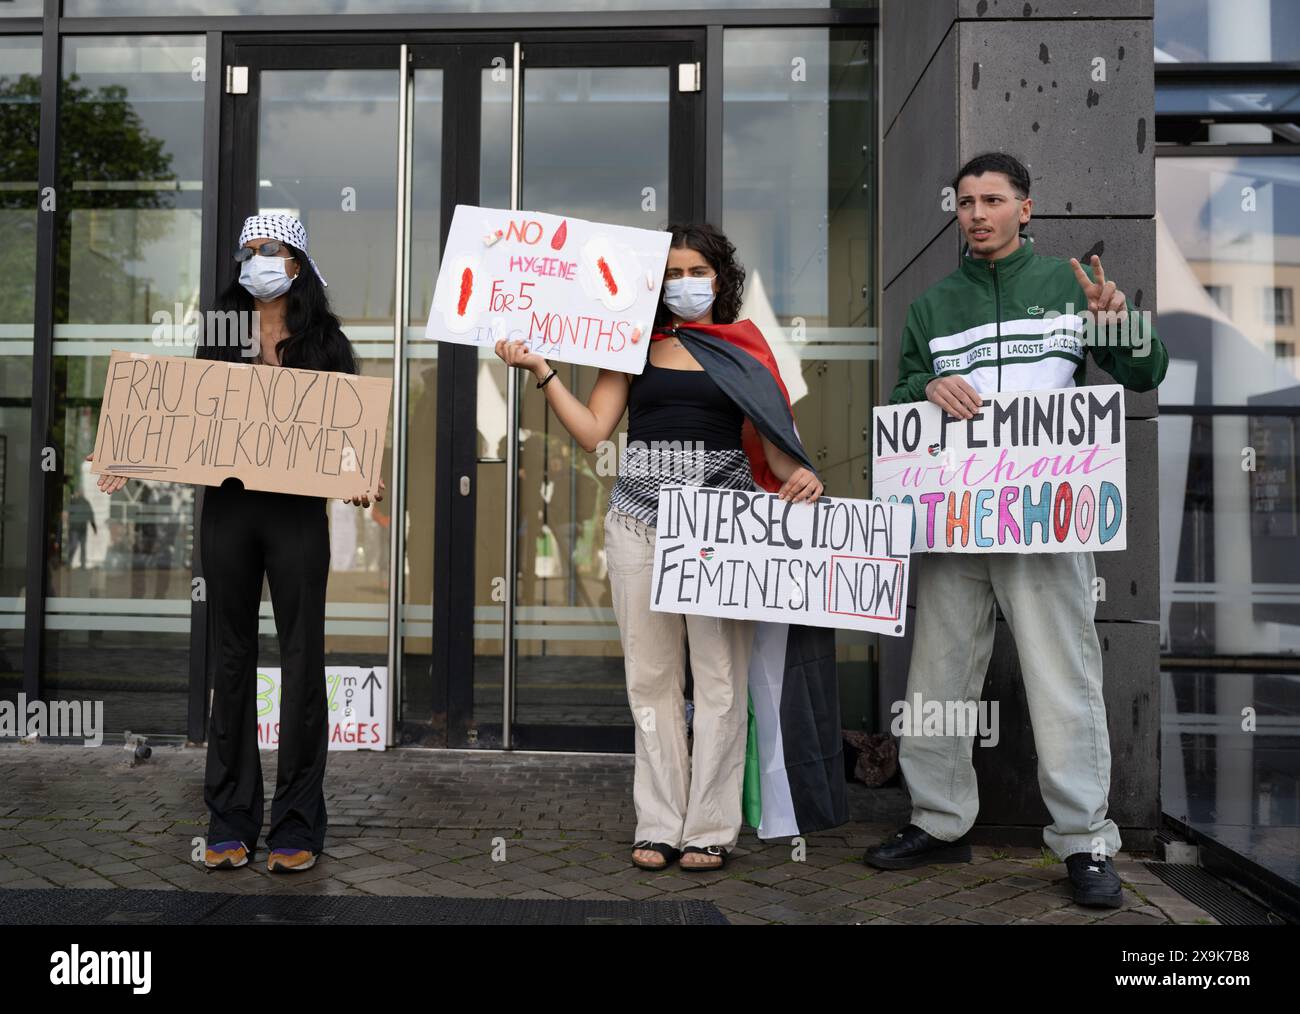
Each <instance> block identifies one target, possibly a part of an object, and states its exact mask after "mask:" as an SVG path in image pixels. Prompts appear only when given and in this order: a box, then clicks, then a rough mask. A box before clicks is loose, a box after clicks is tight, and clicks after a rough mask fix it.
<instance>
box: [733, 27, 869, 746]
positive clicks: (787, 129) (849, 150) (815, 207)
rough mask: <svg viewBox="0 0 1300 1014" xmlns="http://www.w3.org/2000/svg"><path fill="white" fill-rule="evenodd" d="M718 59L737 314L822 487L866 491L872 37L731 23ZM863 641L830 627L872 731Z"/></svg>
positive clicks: (849, 702) (849, 701)
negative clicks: (761, 350)
mask: <svg viewBox="0 0 1300 1014" xmlns="http://www.w3.org/2000/svg"><path fill="white" fill-rule="evenodd" d="M723 60H724V63H723V118H722V127H723V146H722V148H723V221H722V223H721V224H722V227H723V229H724V230H725V231H726V233H727V236H728V238H729V239H730V240H731V241H732V242H733V243H734V244H735V245H736V250H737V254H738V256H739V258H740V260H741V262H742V263H743V264H744V265H745V266H746V269H747V273H746V278H745V298H744V302H743V304H742V306H741V312H740V316H741V317H742V318H745V317H748V318H749V319H751V320H752V321H754V323H755V324H756V325H758V328H759V330H761V331H762V332H763V334H764V336H765V337H766V338H767V341H768V344H769V345H770V346H771V347H772V351H773V353H774V354H775V355H776V358H777V362H778V365H779V367H780V370H781V377H782V379H783V380H784V381H785V384H786V387H787V388H788V389H789V392H790V399H791V401H792V402H793V403H794V415H795V423H796V425H797V426H798V428H799V433H800V436H801V437H802V438H803V442H804V446H805V447H806V448H807V450H808V452H809V454H810V455H812V458H813V463H814V464H815V465H816V466H817V469H818V471H819V472H820V473H821V475H822V478H823V480H824V482H825V484H826V493H827V495H828V496H843V497H862V498H865V497H867V496H868V495H869V490H870V479H869V474H870V473H869V465H870V462H871V455H870V448H869V446H868V443H867V440H866V434H867V431H866V425H867V421H868V420H869V419H870V418H871V410H872V408H873V407H874V405H875V401H874V397H875V390H876V384H877V377H876V368H877V362H878V359H879V351H880V339H879V333H878V331H877V327H878V312H877V305H876V239H875V237H876V196H875V195H876V162H875V159H876V150H875V148H876V146H875V143H874V138H875V136H876V119H875V117H876V109H875V107H876V64H875V57H874V54H873V46H872V42H871V41H870V37H869V36H867V35H865V34H864V33H862V32H861V31H853V30H846V29H827V28H799V29H790V28H781V29H769V28H763V29H735V30H728V31H727V32H726V33H725V34H724V35H723ZM778 181H779V182H778ZM873 641H874V638H871V637H868V636H867V635H865V634H863V633H860V632H856V631H850V630H840V631H837V632H836V646H837V651H838V654H839V661H840V675H841V678H840V693H841V696H842V699H843V703H844V714H843V720H844V724H845V727H846V728H855V729H856V728H868V727H870V728H874V717H873V716H874V712H875V692H874V685H873V680H874V677H873V676H872V675H871V674H870V671H869V663H868V660H869V658H870V657H871V645H872V643H873Z"/></svg>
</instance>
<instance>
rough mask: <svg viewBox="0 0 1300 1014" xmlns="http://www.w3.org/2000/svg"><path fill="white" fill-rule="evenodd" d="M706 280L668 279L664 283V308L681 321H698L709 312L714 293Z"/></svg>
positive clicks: (710, 283)
mask: <svg viewBox="0 0 1300 1014" xmlns="http://www.w3.org/2000/svg"><path fill="white" fill-rule="evenodd" d="M714 277H715V276H714V275H710V276H709V277H708V278H691V277H686V278H670V279H668V280H667V281H666V282H664V306H666V307H668V309H669V310H670V311H672V312H673V313H674V314H675V315H676V316H678V317H680V318H681V319H682V320H699V319H700V318H701V317H703V316H704V315H705V314H706V313H708V312H709V307H711V306H712V305H713V300H714V299H715V298H716V295H717V294H716V293H715V292H714V291H713V279H714Z"/></svg>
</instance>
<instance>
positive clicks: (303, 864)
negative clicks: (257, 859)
mask: <svg viewBox="0 0 1300 1014" xmlns="http://www.w3.org/2000/svg"><path fill="white" fill-rule="evenodd" d="M315 865H316V854H315V853H314V852H308V851H307V850H306V849H272V850H271V854H270V856H268V857H267V860H266V868H267V870H269V871H270V872H271V873H296V872H298V871H299V870H310V869H311V868H312V867H313V866H315Z"/></svg>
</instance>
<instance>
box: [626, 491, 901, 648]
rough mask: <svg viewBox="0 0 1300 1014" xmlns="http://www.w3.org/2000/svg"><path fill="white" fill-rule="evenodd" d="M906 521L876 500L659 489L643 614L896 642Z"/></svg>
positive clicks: (893, 508) (890, 506)
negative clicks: (868, 635) (857, 633)
mask: <svg viewBox="0 0 1300 1014" xmlns="http://www.w3.org/2000/svg"><path fill="white" fill-rule="evenodd" d="M911 515H912V512H911V510H910V508H907V507H905V506H902V505H894V504H886V503H881V502H879V501H877V500H848V499H844V498H841V497H828V496H824V497H822V498H821V499H819V500H817V501H816V502H815V503H792V502H790V501H785V500H782V499H780V497H778V496H777V495H776V494H775V493H766V492H759V491H745V490H738V489H714V488H712V487H708V486H664V487H662V488H661V489H660V491H659V517H658V527H657V529H656V532H655V553H654V571H653V575H652V578H651V581H652V584H651V595H650V608H651V609H655V610H658V611H660V612H669V613H697V614H703V615H705V616H723V617H731V618H734V619H744V620H768V621H772V622H776V623H800V624H805V625H809V626H815V627H843V628H846V629H849V630H869V631H873V632H876V633H880V634H887V635H890V636H900V635H902V633H903V628H904V626H905V624H906V614H907V608H906V607H907V580H908V540H909V533H910V532H911V526H912V516H911Z"/></svg>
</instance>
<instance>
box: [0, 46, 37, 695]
mask: <svg viewBox="0 0 1300 1014" xmlns="http://www.w3.org/2000/svg"><path fill="white" fill-rule="evenodd" d="M40 108H41V40H40V38H39V37H37V36H15V37H10V38H3V37H0V278H3V279H4V284H3V285H0V700H11V701H15V700H17V696H18V692H19V691H20V690H21V689H22V680H23V622H24V610H25V609H26V588H27V575H26V563H27V534H28V527H27V525H28V518H27V496H28V492H29V482H30V478H29V477H30V476H31V475H32V473H33V469H34V467H35V464H36V463H34V462H33V461H32V460H31V440H32V430H31V411H32V314H33V311H34V300H35V286H36V214H37V212H36V204H37V190H36V182H37V181H36V175H37V174H36V161H37V142H38V139H39V134H40V119H41V117H40Z"/></svg>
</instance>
